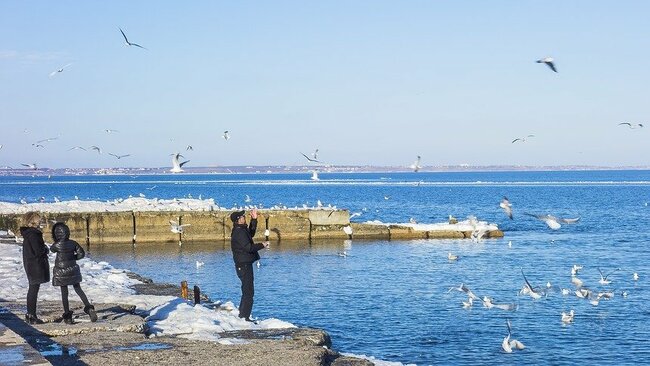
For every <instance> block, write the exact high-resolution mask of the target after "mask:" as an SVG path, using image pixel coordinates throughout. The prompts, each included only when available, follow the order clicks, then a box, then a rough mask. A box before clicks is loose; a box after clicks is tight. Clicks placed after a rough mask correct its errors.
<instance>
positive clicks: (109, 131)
mask: <svg viewBox="0 0 650 366" xmlns="http://www.w3.org/2000/svg"><path fill="white" fill-rule="evenodd" d="M104 132H106V133H113V132H120V131H118V130H111V129H110V128H107V129H105V130H104Z"/></svg>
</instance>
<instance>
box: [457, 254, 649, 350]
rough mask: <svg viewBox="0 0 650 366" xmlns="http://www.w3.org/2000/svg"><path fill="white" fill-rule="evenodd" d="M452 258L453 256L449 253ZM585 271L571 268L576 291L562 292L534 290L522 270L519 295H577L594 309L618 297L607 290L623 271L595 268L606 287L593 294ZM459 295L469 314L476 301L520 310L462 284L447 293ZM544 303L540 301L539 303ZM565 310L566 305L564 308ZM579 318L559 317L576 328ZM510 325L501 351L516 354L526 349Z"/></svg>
mask: <svg viewBox="0 0 650 366" xmlns="http://www.w3.org/2000/svg"><path fill="white" fill-rule="evenodd" d="M449 255H451V253H449ZM582 269H583V266H580V265H575V264H574V265H573V267H572V268H571V284H572V285H573V286H574V287H575V289H574V290H570V289H568V288H561V289H560V287H559V286H553V285H551V283H550V282H547V283H546V286H533V285H532V284H531V283H530V282H529V281H528V278H527V277H526V275H525V274H524V271H523V269H521V275H522V277H523V280H524V283H523V287H522V288H521V290H520V291H519V293H518V295H523V296H529V297H530V298H531V299H532V301H537V300H540V299H546V298H549V296H551V295H552V294H553V293H560V294H561V295H562V296H570V295H574V296H575V298H577V299H582V300H587V301H588V302H589V304H591V305H592V306H598V305H599V304H600V302H601V301H602V300H605V301H609V300H612V299H614V297H615V296H616V293H617V292H616V291H614V290H612V289H610V288H608V286H609V285H610V284H612V282H613V281H612V279H610V278H609V276H611V275H612V274H614V273H616V272H618V271H620V268H616V269H614V270H612V271H611V272H608V273H607V274H605V273H603V272H602V271H601V269H600V268H596V269H597V270H598V272H599V273H600V278H601V279H600V280H599V281H598V283H599V284H600V285H601V286H603V288H601V289H600V290H599V291H596V290H593V289H590V288H588V287H587V286H585V284H584V282H583V281H582V280H580V279H579V278H578V277H577V276H578V274H579V272H580V270H582ZM632 279H633V280H634V281H638V280H639V275H638V273H636V272H634V273H633V276H632ZM454 290H456V291H459V292H462V293H464V294H465V295H466V296H467V300H465V301H461V307H462V308H463V309H466V310H470V309H472V308H473V305H474V303H475V301H480V302H481V303H482V304H483V307H484V308H487V309H500V310H503V311H508V312H515V311H517V310H519V305H517V304H498V303H495V302H494V300H493V299H492V298H491V297H489V296H483V297H479V296H477V295H476V294H475V293H474V292H472V290H470V289H469V287H467V285H465V284H464V283H461V284H460V285H459V286H458V287H452V288H450V289H449V291H447V292H448V293H449V292H451V291H454ZM618 293H620V296H621V297H623V298H625V297H627V296H628V292H627V291H625V290H619V291H618ZM540 301H541V300H540ZM565 306H566V305H565ZM575 317H576V311H575V310H574V309H570V310H568V311H566V310H564V311H561V312H560V313H559V320H560V323H561V324H562V325H565V326H566V325H570V324H573V323H574V321H575ZM506 324H507V331H508V332H507V335H506V336H505V338H504V339H503V341H502V343H501V348H502V349H503V351H504V352H506V353H512V352H513V351H515V350H522V349H524V348H525V347H524V345H523V344H521V342H519V341H516V340H515V339H513V338H512V333H513V332H512V326H511V323H510V320H509V319H508V320H507V321H506Z"/></svg>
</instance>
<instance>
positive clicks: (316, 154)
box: [311, 149, 318, 159]
mask: <svg viewBox="0 0 650 366" xmlns="http://www.w3.org/2000/svg"><path fill="white" fill-rule="evenodd" d="M311 156H312V158H314V159H318V149H316V150H314V152H313V153H311Z"/></svg>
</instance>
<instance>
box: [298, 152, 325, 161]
mask: <svg viewBox="0 0 650 366" xmlns="http://www.w3.org/2000/svg"><path fill="white" fill-rule="evenodd" d="M300 155H302V156H304V157H305V159H307V160H309V161H311V162H313V163H320V161H318V160H316V158H310V157H309V156H307V155H305V154H303V153H300Z"/></svg>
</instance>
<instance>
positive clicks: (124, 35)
mask: <svg viewBox="0 0 650 366" xmlns="http://www.w3.org/2000/svg"><path fill="white" fill-rule="evenodd" d="M118 29H119V30H120V33H122V37H124V41H125V42H126V45H127V46H136V47H140V48H142V49H143V50H146V48H144V47H142V46H140V45H139V44H137V43H133V42H129V39H128V38H126V34H124V31H123V30H122V28H118Z"/></svg>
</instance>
